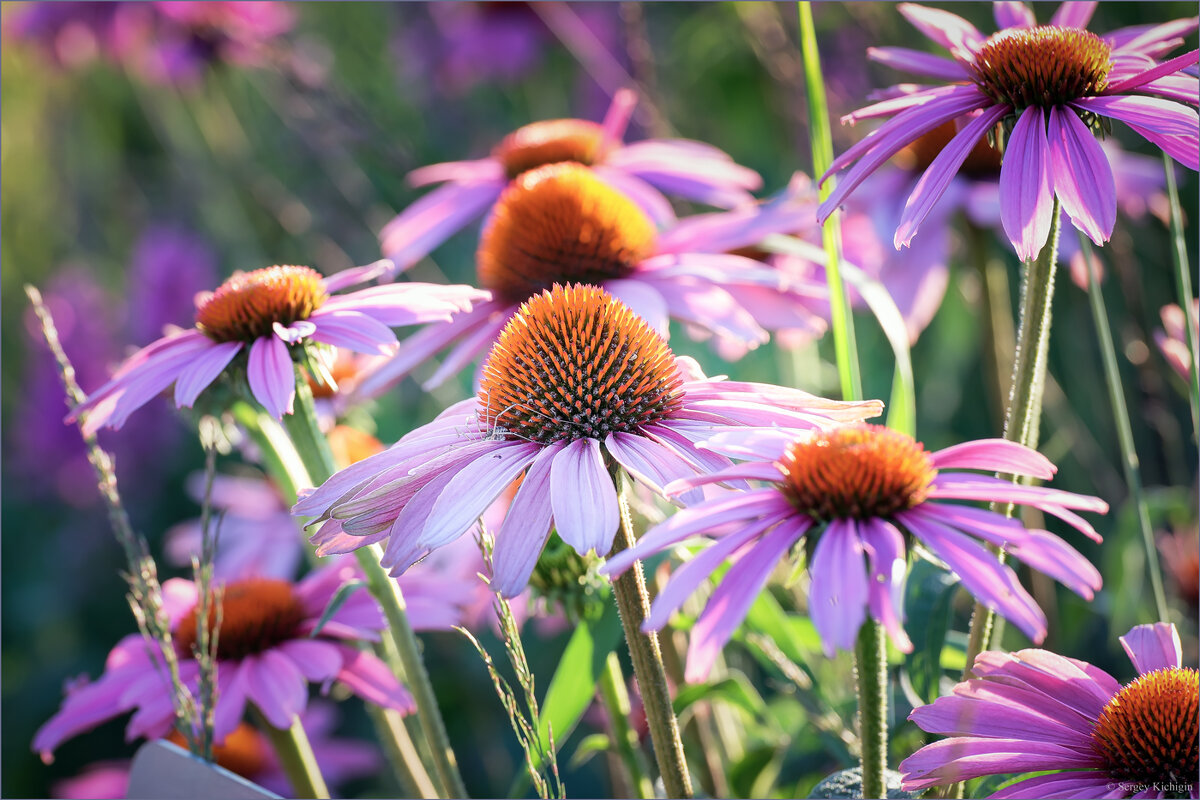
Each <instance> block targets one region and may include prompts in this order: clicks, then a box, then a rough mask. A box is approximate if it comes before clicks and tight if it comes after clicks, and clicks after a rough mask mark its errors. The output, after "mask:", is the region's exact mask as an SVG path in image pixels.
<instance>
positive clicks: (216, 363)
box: [175, 342, 243, 408]
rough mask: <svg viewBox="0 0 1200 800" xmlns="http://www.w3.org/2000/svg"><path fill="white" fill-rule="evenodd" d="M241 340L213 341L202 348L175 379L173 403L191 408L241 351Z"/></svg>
mask: <svg viewBox="0 0 1200 800" xmlns="http://www.w3.org/2000/svg"><path fill="white" fill-rule="evenodd" d="M242 347H243V344H242V342H221V343H220V344H217V343H214V344H213V346H212V347H211V348H209V349H207V350H202V351H201V352H200V353H199V354H198V355H196V357H195V358H194V359H193V360H192V361H191V362H190V363H189V364H188V366H187V369H184V370H181V371H180V373H179V377H178V378H176V379H175V405H176V406H178V407H179V408H191V407H192V404H193V403H195V402H196V398H197V397H199V396H200V393H201V392H202V391H204V390H205V389H206V388H208V386H209V384H211V383H212V382H213V381H215V380H216V379H217V376H219V375H220V374H221V373H222V372H224V371H225V367H227V366H229V362H230V361H233V359H234V356H236V355H237V354H238V353H240V352H241V351H242Z"/></svg>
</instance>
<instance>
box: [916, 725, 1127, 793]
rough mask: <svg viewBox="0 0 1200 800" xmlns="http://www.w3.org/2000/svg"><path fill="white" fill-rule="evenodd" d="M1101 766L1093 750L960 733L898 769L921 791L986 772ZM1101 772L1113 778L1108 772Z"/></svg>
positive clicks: (921, 752)
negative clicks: (1086, 752)
mask: <svg viewBox="0 0 1200 800" xmlns="http://www.w3.org/2000/svg"><path fill="white" fill-rule="evenodd" d="M926 707H927V706H923V707H922V708H926ZM1097 766H1099V764H1098V763H1097V762H1096V757H1095V756H1094V755H1091V754H1090V753H1089V754H1087V755H1084V754H1083V753H1081V752H1079V751H1078V750H1074V749H1071V748H1067V747H1060V746H1058V745H1053V744H1047V743H1044V742H1030V741H1028V740H1026V739H1023V738H1011V739H1002V738H984V737H975V736H970V737H968V736H956V737H954V738H952V739H943V740H942V741H940V742H934V743H933V744H929V745H926V746H925V747H922V748H921V749H920V750H918V751H917V752H915V753H913V754H912V755H911V756H909V757H908V758H906V759H905V760H904V761H902V762H900V766H899V768H898V769H899V770H900V772H901V773H902V774H903V776H904V777H903V780H902V783H901V785H902V786H903V787H904V788H905V789H906V790H908V791H918V790H921V789H926V788H928V787H930V786H936V785H938V784H940V783H957V782H959V781H964V780H967V779H969V778H978V777H982V776H984V775H1004V774H1013V773H1015V774H1020V773H1023V772H1032V771H1035V770H1044V769H1063V768H1067V769H1070V768H1072V767H1074V768H1076V769H1089V768H1094V767H1097ZM1097 774H1100V775H1103V776H1104V777H1105V779H1106V780H1111V778H1109V777H1108V776H1107V775H1106V774H1104V773H1097ZM1072 796H1074V795H1072ZM1078 796H1079V797H1092V796H1093V795H1091V794H1082V795H1078ZM1097 796H1099V795H1097Z"/></svg>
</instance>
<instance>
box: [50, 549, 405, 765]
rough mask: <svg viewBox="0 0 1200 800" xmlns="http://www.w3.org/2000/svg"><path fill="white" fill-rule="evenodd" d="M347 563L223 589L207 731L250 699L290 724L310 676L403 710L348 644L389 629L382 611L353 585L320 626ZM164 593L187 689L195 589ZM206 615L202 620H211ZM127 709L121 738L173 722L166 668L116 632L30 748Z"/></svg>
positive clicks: (347, 576) (395, 692) (348, 573)
mask: <svg viewBox="0 0 1200 800" xmlns="http://www.w3.org/2000/svg"><path fill="white" fill-rule="evenodd" d="M357 576H358V573H357V571H356V569H355V568H354V567H353V566H351V565H348V564H346V565H339V566H333V567H328V568H325V569H322V570H317V571H315V572H311V573H309V574H308V575H307V576H306V577H305V578H304V579H303V580H301V581H300V582H299V583H296V584H292V583H289V582H287V581H283V580H277V579H271V578H251V579H246V580H241V581H232V582H229V583H226V584H225V585H224V587H223V589H224V596H223V600H222V619H221V628H220V635H219V637H218V642H217V645H218V647H217V684H218V685H217V689H218V697H217V705H216V709H215V713H214V719H215V725H214V731H213V736H214V740H215V741H216V742H221V741H223V740H224V739H225V738H226V737H227V736H228V735H229V734H230V733H232V732H233V730H234V729H235V728H236V727H237V725H238V723H239V722H241V721H242V717H243V715H244V712H245V710H246V704H247V703H253V704H254V705H255V707H256V708H258V710H259V711H261V712H262V714H263V716H264V717H266V719H267V720H268V721H269V722H270V723H271V724H272V725H274V726H275V727H277V728H287V727H289V726H290V725H291V724H292V720H293V719H294V718H295V716H296V715H297V714H300V713H301V712H303V711H304V708H305V706H306V704H307V702H308V684H309V682H310V681H311V682H314V683H317V684H324V685H326V686H327V685H328V684H329V683H332V682H333V681H335V680H336V681H338V682H339V683H341V684H342V685H344V686H346V687H347V688H348V689H350V691H352V692H354V693H355V694H357V695H358V696H359V697H361V698H363V699H364V700H365V701H367V702H369V703H374V704H376V705H379V706H383V707H387V708H393V709H396V710H397V711H401V712H408V711H409V710H411V709H412V707H413V702H412V697H411V696H410V695H409V693H408V691H407V690H406V689H405V688H404V687H403V686H401V685H400V684H399V683H398V682H397V681H396V677H395V676H394V675H393V674H392V672H391V670H390V669H388V667H387V665H385V664H384V663H383V662H382V661H380V660H379V659H378V658H377V657H376V656H375V655H374V654H372V653H370V652H366V651H362V650H359V649H358V648H357V647H355V646H354V643H355V642H363V641H375V640H377V639H378V638H379V631H381V630H382V629H383V628H384V627H386V622H385V620H384V617H383V612H382V611H380V610H379V606H378V605H376V603H375V601H374V599H372V598H371V596H370V595H369V594H367V593H366V592H361V591H358V592H352V593H351V594H350V595H349V596H348V597H347V598H346V601H345V603H344V604H343V605H342V606H341V607H340V608H339V609H338V610H337V611H336V612H335V613H334V614H333V615H332V616H331V617H330V618H329V620H328V621H327V622H326V623H325V624H324V625H323V626H322V627H321V628H320V630H317V623H318V621H319V620H320V619H321V616H322V615H323V613H324V612H325V610H326V607H327V606H328V605H329V602H330V600H332V599H333V596H334V594H335V593H336V592H337V590H338V588H339V587H341V586H342V585H343V584H345V583H347V582H349V581H351V580H354V579H356V577H357ZM163 601H164V606H165V610H166V612H167V615H168V617H169V619H170V624H171V634H172V637H173V638H174V641H175V647H176V651H177V652H178V654H179V672H180V679H181V680H182V681H183V682H184V684H185V685H186V686H189V687H190V689H191V691H192V694H193V696H195V693H196V681H197V677H198V674H199V667H198V664H197V662H196V660H195V658H194V657H193V655H192V648H193V645H194V644H195V642H196V635H197V625H198V620H197V616H198V613H197V609H196V605H197V602H198V594H197V589H196V585H195V584H194V583H192V582H191V581H186V580H182V579H179V578H173V579H171V580H169V581H166V582H165V583H164V584H163ZM212 620H213V617H212V616H211V615H210V617H209V620H208V624H210V625H211V624H212ZM127 711H134V712H135V713H134V715H133V717H132V719H130V721H129V726H128V727H127V728H126V730H125V735H126V737H127V738H128V739H134V738H137V737H139V736H144V737H147V738H159V737H162V736H166V735H167V733H168V732H169V731H170V730H171V728H172V726H173V722H174V718H175V712H174V709H173V707H172V703H171V689H170V685H169V684H168V682H167V678H166V671H165V669H164V667H163V666H162V664H161V663H159V662H158V660H157V659H156V658H152V657H151V654H150V650H149V649H148V648H147V647H146V642H145V640H144V639H143V638H142V636H141V635H140V634H132V635H130V636H127V637H125V638H124V639H122V640H121V641H120V642H119V643H118V644H117V646H116V647H114V648H113V649H112V652H110V653H109V654H108V660H107V662H106V664H105V670H104V674H103V675H101V676H100V678H99V679H97V680H96V681H95V682H94V683H84V684H83V685H76V686H75V687H73V688H72V689H70V690H69V691H68V693H67V697H66V699H65V700H64V701H63V706H62V708H61V709H59V711H58V713H57V714H55V715H54V716H53V717H51V718H50V720H49V721H47V722H46V724H45V725H43V726H42V727H41V728H39V729H38V732H37V733H36V734H35V735H34V739H33V749H34V751H35V752H38V753H40V754H41V756H42V760H43V761H46V762H49V761H50V760H52V758H53V753H54V750H55V748H57V747H58V745H59V744H60V743H61V742H62V741H63V740H65V739H68V738H70V737H72V736H75V735H76V734H79V733H82V732H83V731H86V730H90V729H91V728H94V727H95V726H96V725H99V724H100V723H101V722H105V721H107V720H109V719H112V718H113V717H116V716H118V715H120V714H123V713H125V712H127Z"/></svg>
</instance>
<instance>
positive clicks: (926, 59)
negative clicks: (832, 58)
mask: <svg viewBox="0 0 1200 800" xmlns="http://www.w3.org/2000/svg"><path fill="white" fill-rule="evenodd" d="M1014 5H1021V4H1020V3H1015V4H1014ZM867 57H868V58H870V59H871V60H872V61H878V62H879V63H880V64H886V65H887V66H889V67H892V68H893V69H899V70H904V71H905V72H911V73H913V74H914V75H924V76H928V77H931V78H940V79H942V80H947V81H962V80H966V79H967V77H968V75H967V71H966V70H965V69H964V68H963V65H962V64H960V63H958V62H957V61H951V60H950V59H948V58H942V57H941V56H934V55H930V54H929V53H923V52H921V51H920V50H911V49H909V48H907V47H868V48H867Z"/></svg>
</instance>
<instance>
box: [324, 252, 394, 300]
mask: <svg viewBox="0 0 1200 800" xmlns="http://www.w3.org/2000/svg"><path fill="white" fill-rule="evenodd" d="M395 272H396V263H395V262H394V261H392V260H391V259H390V258H381V259H379V260H378V261H372V262H371V263H370V264H366V265H364V266H361V267H351V268H350V269H344V270H342V271H341V272H335V273H334V274H333V275H327V276H326V277H325V278H324V279H323V280H322V281H321V283H322V285H324V287H325V291H327V292H329V293H330V294H332V293H334V292H340V291H342V290H343V289H348V288H349V287H351V286H358V285H360V284H364V283H370V282H371V281H373V280H376V279H378V278H382V277H383V276H384V275H392V274H394V273H395Z"/></svg>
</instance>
